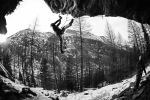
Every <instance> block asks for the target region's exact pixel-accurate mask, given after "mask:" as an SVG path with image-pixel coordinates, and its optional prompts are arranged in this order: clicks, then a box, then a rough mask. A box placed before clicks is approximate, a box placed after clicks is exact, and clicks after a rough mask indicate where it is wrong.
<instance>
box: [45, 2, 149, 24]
mask: <svg viewBox="0 0 150 100" xmlns="http://www.w3.org/2000/svg"><path fill="white" fill-rule="evenodd" d="M44 1H45V2H46V3H47V4H48V6H49V7H50V9H51V10H52V11H53V12H54V13H62V14H71V15H72V16H73V17H79V16H83V15H89V16H97V15H105V16H121V17H125V18H128V19H133V20H135V21H138V22H141V23H148V24H150V6H149V3H148V1H149V0H44Z"/></svg>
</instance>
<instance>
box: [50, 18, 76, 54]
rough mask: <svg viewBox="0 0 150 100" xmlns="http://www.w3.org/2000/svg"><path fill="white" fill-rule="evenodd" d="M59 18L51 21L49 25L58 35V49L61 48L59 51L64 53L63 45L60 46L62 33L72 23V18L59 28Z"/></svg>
mask: <svg viewBox="0 0 150 100" xmlns="http://www.w3.org/2000/svg"><path fill="white" fill-rule="evenodd" d="M61 19H62V17H61V16H59V19H58V20H57V21H56V22H54V23H52V24H51V27H52V28H53V30H54V32H55V33H56V35H57V36H58V38H59V40H60V50H61V53H64V51H63V47H62V43H63V40H62V35H63V34H64V32H65V30H66V29H67V28H69V27H70V26H71V25H72V23H73V21H74V20H73V19H71V21H70V23H69V24H67V25H65V26H63V27H62V28H59V25H60V24H61Z"/></svg>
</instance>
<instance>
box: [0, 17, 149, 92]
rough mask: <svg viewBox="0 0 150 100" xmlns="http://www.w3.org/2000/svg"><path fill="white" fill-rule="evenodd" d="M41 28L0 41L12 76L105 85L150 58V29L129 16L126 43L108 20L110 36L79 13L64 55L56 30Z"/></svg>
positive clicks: (72, 85) (48, 83)
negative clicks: (96, 31) (98, 32)
mask: <svg viewBox="0 0 150 100" xmlns="http://www.w3.org/2000/svg"><path fill="white" fill-rule="evenodd" d="M36 27H37V23H36V22H35V23H34V25H33V28H28V29H24V30H20V31H19V32H17V33H16V34H14V35H12V36H10V37H8V38H7V40H6V42H4V43H1V44H0V56H1V58H2V61H1V63H2V64H3V65H4V67H5V68H6V69H7V70H8V72H9V73H10V75H11V77H12V80H13V81H16V80H15V79H17V80H18V81H19V82H20V83H21V84H25V85H27V86H30V87H43V88H44V89H46V90H52V89H55V90H58V91H60V90H68V91H84V90H86V89H87V88H101V87H103V86H106V85H108V84H113V83H117V82H120V81H121V80H123V79H125V78H128V77H131V76H132V75H134V74H135V72H136V63H137V61H138V57H139V55H142V56H144V57H145V59H147V56H145V55H148V54H149V53H148V50H149V29H150V28H149V26H148V25H142V24H139V23H137V22H135V21H132V20H128V34H129V35H128V41H127V40H124V39H123V37H122V36H121V33H115V32H114V30H113V27H112V26H111V25H110V24H109V22H108V21H107V22H106V25H105V36H95V35H94V34H92V33H91V32H90V30H91V28H92V27H91V25H90V24H89V23H87V21H86V20H85V19H84V18H80V17H79V18H78V19H76V20H75V22H74V23H73V26H72V27H73V28H70V29H68V30H67V31H66V32H65V34H64V36H63V41H64V42H63V49H64V50H65V53H64V54H61V52H60V47H59V39H58V38H57V36H56V35H55V34H54V33H52V32H44V33H42V32H39V31H38V28H36ZM146 33H147V34H146ZM145 37H146V38H145ZM145 61H146V60H145Z"/></svg>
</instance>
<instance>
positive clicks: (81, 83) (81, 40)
mask: <svg viewBox="0 0 150 100" xmlns="http://www.w3.org/2000/svg"><path fill="white" fill-rule="evenodd" d="M79 24H80V27H79V28H80V42H81V79H80V91H81V92H82V91H83V43H82V42H83V39H82V31H81V21H80V17H79Z"/></svg>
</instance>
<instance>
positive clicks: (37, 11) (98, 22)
mask: <svg viewBox="0 0 150 100" xmlns="http://www.w3.org/2000/svg"><path fill="white" fill-rule="evenodd" d="M5 18H6V20H7V26H6V27H7V31H8V32H7V34H6V35H1V36H0V42H2V41H4V40H5V38H6V37H8V36H11V35H12V34H15V33H16V32H18V31H20V30H23V29H27V28H29V27H30V28H32V25H33V24H34V22H35V19H36V18H37V19H38V27H37V28H38V30H39V31H41V32H52V28H51V27H50V23H52V22H55V21H56V20H57V19H58V18H59V17H58V14H55V13H52V11H51V10H50V8H49V7H48V6H47V4H46V3H45V2H44V0H23V2H20V5H18V6H17V9H16V10H15V11H14V13H12V14H11V15H8V16H5ZM71 18H72V17H70V16H69V17H68V19H71ZM86 19H87V21H88V22H89V23H90V24H91V25H92V31H91V32H92V33H93V34H95V35H97V36H103V35H104V31H105V26H106V20H107V21H108V23H109V24H110V25H111V26H112V28H113V29H114V31H115V33H116V34H117V33H118V32H120V33H121V34H122V37H123V38H124V39H127V38H128V35H127V34H128V32H127V20H126V19H125V18H115V17H109V18H106V17H103V18H102V17H101V16H97V17H86ZM65 21H66V15H63V20H62V24H64V23H65Z"/></svg>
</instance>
